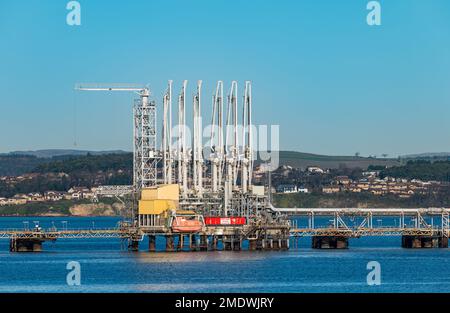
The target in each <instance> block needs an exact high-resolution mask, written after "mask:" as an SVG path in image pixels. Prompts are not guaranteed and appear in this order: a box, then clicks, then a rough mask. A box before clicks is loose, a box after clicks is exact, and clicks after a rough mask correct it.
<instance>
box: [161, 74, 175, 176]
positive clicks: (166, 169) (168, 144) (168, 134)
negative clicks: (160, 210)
mask: <svg viewBox="0 0 450 313" xmlns="http://www.w3.org/2000/svg"><path fill="white" fill-rule="evenodd" d="M162 150H163V180H164V183H165V184H172V177H173V173H172V170H173V156H172V80H169V84H168V87H167V91H166V93H165V95H164V98H163V133H162Z"/></svg>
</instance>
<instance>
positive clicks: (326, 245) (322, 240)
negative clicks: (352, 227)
mask: <svg viewBox="0 0 450 313" xmlns="http://www.w3.org/2000/svg"><path fill="white" fill-rule="evenodd" d="M312 248H313V249H347V248H348V238H347V237H337V236H313V237H312Z"/></svg>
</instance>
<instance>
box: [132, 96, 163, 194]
mask: <svg viewBox="0 0 450 313" xmlns="http://www.w3.org/2000/svg"><path fill="white" fill-rule="evenodd" d="M140 96H141V97H140V99H138V101H136V103H135V106H134V162H133V184H134V186H135V188H136V190H140V189H142V188H145V187H150V186H154V185H156V183H157V163H158V154H157V151H156V103H155V102H154V101H149V96H150V92H149V90H148V89H147V88H145V89H143V90H142V91H141V95H140Z"/></svg>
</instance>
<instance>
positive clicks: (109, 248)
mask: <svg viewBox="0 0 450 313" xmlns="http://www.w3.org/2000/svg"><path fill="white" fill-rule="evenodd" d="M23 221H29V224H30V225H33V221H40V224H41V226H42V227H44V228H48V227H51V226H52V225H54V226H56V227H58V228H61V227H66V225H67V227H68V228H89V227H95V228H107V227H114V226H115V225H116V223H117V222H118V221H119V219H118V218H53V217H52V218H23V217H21V218H0V228H23V227H24V223H23ZM300 244H301V247H300V248H299V249H291V250H289V251H283V252H248V251H240V252H228V251H227V252H225V251H220V252H177V253H166V252H157V253H149V252H147V251H145V249H146V248H147V247H148V242H147V241H146V240H144V241H143V242H142V243H141V250H142V251H140V252H127V251H125V250H123V249H122V247H121V242H120V240H118V239H81V240H80V239H78V240H73V239H72V240H70V239H59V240H57V241H56V242H55V243H51V242H46V243H44V245H43V249H44V251H43V252H42V253H10V252H9V251H8V249H9V242H8V240H6V239H1V240H0V292H450V272H449V267H450V258H449V257H450V252H449V249H422V250H406V249H402V248H400V238H399V237H372V238H368V237H367V238H360V239H352V240H350V248H349V249H348V250H341V251H336V250H335V251H329V250H328V251H327V250H312V249H311V248H310V238H304V239H302V240H301V241H300ZM157 245H158V246H159V247H163V245H164V242H162V241H160V242H157ZM70 261H78V262H79V263H80V265H81V286H68V285H67V283H66V275H67V273H68V272H69V270H67V269H66V265H67V263H68V262H70ZM369 261H377V262H379V263H380V265H381V285H379V286H368V285H367V283H366V277H367V274H368V273H369V270H367V269H366V266H367V263H368V262H369Z"/></svg>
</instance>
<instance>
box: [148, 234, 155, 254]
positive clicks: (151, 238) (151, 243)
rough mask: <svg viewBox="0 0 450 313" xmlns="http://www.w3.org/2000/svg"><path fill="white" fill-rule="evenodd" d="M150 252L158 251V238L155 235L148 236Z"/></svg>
mask: <svg viewBox="0 0 450 313" xmlns="http://www.w3.org/2000/svg"><path fill="white" fill-rule="evenodd" d="M148 251H149V252H155V251H156V236H155V235H149V236H148Z"/></svg>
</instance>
